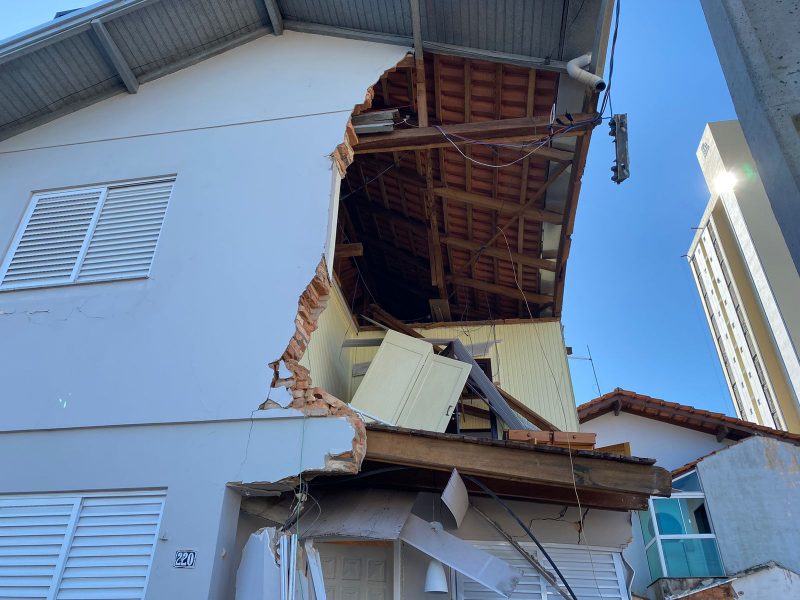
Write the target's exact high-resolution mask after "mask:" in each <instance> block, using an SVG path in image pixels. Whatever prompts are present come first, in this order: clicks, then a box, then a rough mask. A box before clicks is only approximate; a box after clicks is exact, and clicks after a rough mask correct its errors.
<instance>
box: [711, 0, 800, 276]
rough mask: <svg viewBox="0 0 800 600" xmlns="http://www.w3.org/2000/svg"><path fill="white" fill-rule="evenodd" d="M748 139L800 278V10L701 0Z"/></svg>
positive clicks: (750, 0)
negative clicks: (799, 74) (799, 67)
mask: <svg viewBox="0 0 800 600" xmlns="http://www.w3.org/2000/svg"><path fill="white" fill-rule="evenodd" d="M701 4H702V6H703V11H704V13H705V17H706V22H707V23H708V29H709V31H710V32H711V37H712V39H713V40H714V46H715V48H716V50H717V55H718V56H719V62H720V65H721V66H722V71H723V73H724V74H725V79H726V80H727V82H728V89H729V90H730V92H731V98H732V100H733V104H734V107H735V108H736V114H737V116H738V118H739V122H740V123H741V124H742V129H743V131H744V136H745V138H746V139H747V144H748V146H749V147H750V151H751V152H752V153H753V158H754V160H755V164H756V166H757V168H758V172H759V173H761V177H762V178H763V183H764V188H765V189H766V190H767V196H768V204H767V205H768V206H769V207H770V208H771V212H772V213H773V214H774V216H775V217H774V218H775V221H776V222H777V224H778V226H779V228H780V231H781V233H782V234H783V239H784V241H785V242H786V246H787V247H788V248H789V253H790V255H791V256H792V259H793V262H794V267H795V270H796V271H800V135H799V134H800V77H798V76H797V73H798V71H797V68H798V65H800V45H798V44H797V34H798V28H797V22H798V10H800V4H799V3H798V2H797V1H796V0H795V1H792V2H765V1H764V0H701Z"/></svg>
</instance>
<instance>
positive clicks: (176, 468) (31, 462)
mask: <svg viewBox="0 0 800 600" xmlns="http://www.w3.org/2000/svg"><path fill="white" fill-rule="evenodd" d="M352 437H353V429H352V426H351V425H350V424H349V423H348V422H347V421H346V420H345V419H340V418H305V419H304V418H302V416H300V415H299V413H297V412H296V411H291V410H268V411H259V412H257V413H256V414H255V415H254V419H253V420H252V421H251V420H250V419H246V420H236V421H214V422H206V423H191V424H182V425H168V424H164V425H144V426H120V427H96V428H84V429H59V430H51V431H24V432H16V433H3V434H0V456H3V457H6V458H7V457H14V458H13V460H7V459H5V458H4V460H3V461H2V462H0V497H2V495H3V494H8V493H13V494H20V493H22V494H33V495H41V494H46V493H53V492H71V493H74V492H95V491H120V490H136V489H143V488H164V489H165V490H166V502H165V504H164V513H163V517H162V520H161V529H160V533H159V537H163V538H166V539H164V540H160V541H159V542H157V545H156V548H155V553H154V557H153V567H152V571H151V574H150V580H149V583H148V588H147V595H146V598H147V599H149V600H156V599H161V598H212V599H223V598H229V597H232V592H233V576H234V575H235V571H236V567H237V563H238V556H237V551H236V549H237V544H236V529H237V524H238V519H239V502H240V496H239V494H238V493H236V492H233V491H231V490H230V489H228V488H227V487H226V484H227V483H228V482H239V481H243V482H258V481H278V480H281V479H283V478H285V477H291V476H294V475H296V474H297V473H298V472H299V470H300V469H301V467H302V469H303V470H313V469H320V468H323V467H324V466H325V456H326V455H328V454H331V455H333V454H339V453H342V452H346V451H349V450H350V440H351V439H352ZM178 549H193V550H196V551H197V563H196V568H194V569H175V568H173V567H172V562H173V559H174V556H175V551H176V550H178Z"/></svg>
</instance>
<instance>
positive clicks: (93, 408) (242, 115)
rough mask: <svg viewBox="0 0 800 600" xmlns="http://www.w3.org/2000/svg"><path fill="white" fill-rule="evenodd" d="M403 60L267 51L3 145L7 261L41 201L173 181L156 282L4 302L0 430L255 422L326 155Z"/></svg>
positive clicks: (335, 42)
mask: <svg viewBox="0 0 800 600" xmlns="http://www.w3.org/2000/svg"><path fill="white" fill-rule="evenodd" d="M405 54H406V49H405V48H400V47H393V46H385V45H380V44H373V43H367V42H357V41H353V40H343V39H336V38H330V37H323V36H314V35H307V34H299V33H296V32H286V33H285V34H284V35H282V36H280V37H274V36H265V37H264V38H260V39H258V40H255V41H253V42H250V43H248V44H245V45H243V46H241V47H238V48H235V49H232V50H230V51H228V52H225V53H223V54H221V55H218V56H215V57H213V58H209V59H207V60H205V61H202V62H200V63H198V64H196V65H193V66H192V67H189V68H186V69H183V70H181V71H178V72H176V73H173V74H171V75H169V76H166V77H163V78H161V79H158V80H155V81H152V82H149V83H147V84H144V85H142V86H141V88H140V90H139V93H137V94H135V95H128V96H117V97H114V98H111V99H109V100H106V101H103V102H99V103H97V104H95V105H92V106H90V107H87V108H85V109H83V110H80V111H77V112H75V113H72V114H70V115H67V116H64V117H62V118H60V119H57V120H55V121H53V122H51V123H48V124H46V125H43V126H41V127H39V128H36V129H34V130H31V131H28V132H26V133H24V134H21V135H19V136H16V137H14V138H11V139H9V140H5V141H3V142H0V180H1V181H3V183H4V185H3V187H2V189H0V249H2V250H5V249H6V248H7V247H8V244H9V243H10V241H11V240H12V238H13V235H14V232H15V231H16V228H17V226H18V224H19V222H20V219H21V218H22V216H23V215H24V214H25V210H26V208H27V206H28V202H29V200H30V197H31V193H32V192H34V191H40V190H51V189H61V188H65V187H80V186H86V185H95V184H102V183H107V182H115V181H125V180H128V179H135V178H141V177H153V176H162V175H168V174H176V182H175V186H174V191H173V194H172V197H171V199H170V204H169V207H168V209H167V214H166V218H165V221H164V226H163V230H162V232H161V237H160V239H159V243H158V248H157V251H156V254H155V256H154V259H153V266H152V270H151V273H150V277H149V279H139V280H131V281H119V282H109V283H102V284H89V285H75V286H69V287H54V288H48V289H36V290H25V291H15V292H4V293H0V313H2V314H0V340H2V342H1V343H0V365H1V366H0V369H1V370H2V373H1V374H2V376H3V382H4V393H3V394H2V396H0V410H2V412H3V415H4V417H3V420H2V423H0V430H10V429H21V430H28V429H37V428H60V427H84V426H106V425H120V424H129V423H157V422H186V421H204V420H224V419H242V418H249V417H250V416H251V414H252V413H253V410H254V409H256V408H257V407H258V406H259V404H261V403H262V402H263V401H264V400H265V398H266V395H267V394H266V391H267V389H268V386H269V382H270V380H271V376H272V373H271V371H270V370H269V369H268V367H267V364H268V363H269V362H271V361H273V360H274V359H276V358H278V357H280V356H281V355H282V353H283V352H284V350H285V348H286V345H287V341H288V340H289V339H290V338H292V337H293V336H294V334H295V332H296V329H295V323H294V319H295V317H296V315H297V309H298V306H297V299H298V294H300V293H301V292H302V291H303V290H304V289H305V288H306V286H307V285H308V283H309V279H310V277H311V276H312V275H313V274H314V269H315V266H316V265H317V264H318V263H319V259H320V255H321V254H322V253H323V252H324V249H325V245H326V240H327V238H326V233H327V230H328V211H329V205H330V198H331V178H332V169H333V170H334V171H335V167H334V166H333V163H332V160H331V156H330V155H331V151H332V149H333V148H335V147H336V145H337V144H339V143H341V142H342V137H343V132H344V131H345V130H346V127H347V123H348V120H349V118H350V115H351V113H352V111H353V106H355V105H357V104H359V103H362V102H363V101H364V91H365V90H367V89H368V88H369V87H370V86H371V85H373V84H374V82H375V81H376V80H377V79H378V77H379V76H380V74H381V73H383V72H384V71H385V70H386V69H387V68H391V67H392V66H394V65H396V64H397V62H398V61H400V60H401V59H402V58H403V56H405ZM343 65H346V68H343ZM318 395H319V397H313V396H312V398H313V399H309V400H308V403H309V404H314V403H315V402H316V403H317V404H327V405H329V404H336V403H335V402H332V401H330V399H328V398H327V397H325V396H324V395H322V393H321V392H319V393H318ZM64 399H67V400H68V401H67V402H66V403H65V402H64ZM65 404H66V405H65Z"/></svg>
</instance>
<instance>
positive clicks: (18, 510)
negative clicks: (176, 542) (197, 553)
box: [0, 492, 164, 600]
mask: <svg viewBox="0 0 800 600" xmlns="http://www.w3.org/2000/svg"><path fill="white" fill-rule="evenodd" d="M163 506H164V493H163V492H139V493H132V492H126V493H120V494H110V493H109V494H103V495H84V496H74V495H73V496H63V497H62V496H56V495H48V496H40V497H30V496H0V598H41V599H46V600H69V599H73V600H74V599H81V600H91V599H93V598H95V599H110V598H128V599H141V598H144V593H145V589H146V587H147V578H148V575H149V572H150V564H151V561H152V558H153V549H154V547H155V543H156V539H157V536H158V529H159V526H160V521H161V512H162V509H163Z"/></svg>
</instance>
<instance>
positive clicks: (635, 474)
mask: <svg viewBox="0 0 800 600" xmlns="http://www.w3.org/2000/svg"><path fill="white" fill-rule="evenodd" d="M569 453H570V452H569V451H565V452H555V451H554V450H553V449H548V451H544V450H542V449H537V448H535V447H534V448H522V447H517V446H511V445H507V444H505V445H502V444H496V443H476V442H471V441H465V440H464V439H463V438H461V437H460V436H448V435H445V434H428V433H426V432H419V431H409V430H402V429H391V428H387V427H378V426H374V425H369V426H368V430H367V455H366V458H367V459H368V460H373V461H379V462H389V463H393V464H399V465H407V466H416V467H423V468H429V469H435V470H443V471H448V472H450V471H452V469H453V468H454V467H455V468H456V469H458V471H459V472H460V473H463V474H465V475H473V476H475V477H494V478H501V479H505V480H510V481H518V482H525V483H530V484H540V485H548V486H555V487H562V488H567V489H570V490H572V489H573V477H574V485H575V487H577V489H578V491H579V492H580V491H582V490H589V491H596V492H600V491H603V492H611V493H623V494H624V493H628V494H636V495H640V496H650V495H654V496H669V495H670V492H671V491H672V476H671V475H670V473H669V472H668V471H666V470H665V469H662V468H660V467H656V466H653V465H652V464H646V463H637V462H627V461H617V460H610V459H608V458H601V457H590V456H585V455H581V453H579V452H572V457H571V460H570V456H569ZM573 497H574V493H573Z"/></svg>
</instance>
